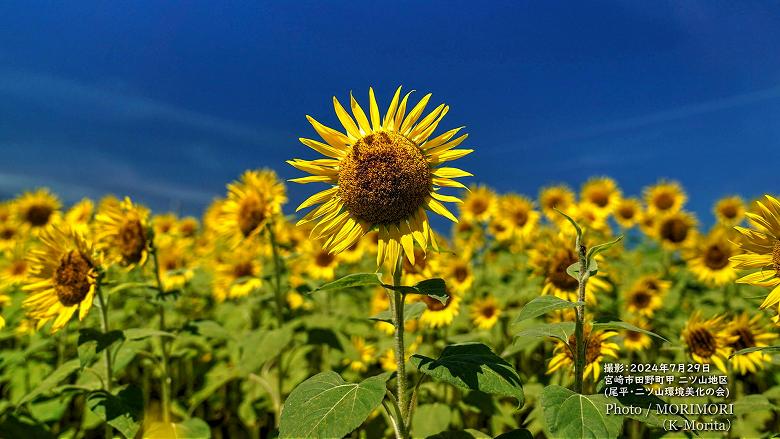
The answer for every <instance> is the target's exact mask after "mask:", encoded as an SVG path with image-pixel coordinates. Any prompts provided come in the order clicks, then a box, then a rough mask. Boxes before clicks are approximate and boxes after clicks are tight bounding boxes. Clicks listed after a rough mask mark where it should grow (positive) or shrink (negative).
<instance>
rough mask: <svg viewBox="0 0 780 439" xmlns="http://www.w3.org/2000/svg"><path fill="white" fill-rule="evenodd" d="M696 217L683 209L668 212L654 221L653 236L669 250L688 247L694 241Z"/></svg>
mask: <svg viewBox="0 0 780 439" xmlns="http://www.w3.org/2000/svg"><path fill="white" fill-rule="evenodd" d="M697 224H698V222H697V221H696V217H694V216H693V214H691V213H688V212H683V211H677V212H673V213H668V214H665V215H663V216H661V217H660V218H658V220H657V221H656V222H655V233H654V234H655V237H656V239H658V240H659V241H661V245H662V246H663V247H664V248H666V249H669V250H678V249H681V248H684V247H689V246H690V245H692V244H693V242H695V241H696V225H697Z"/></svg>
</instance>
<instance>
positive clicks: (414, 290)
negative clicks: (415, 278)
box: [382, 277, 450, 305]
mask: <svg viewBox="0 0 780 439" xmlns="http://www.w3.org/2000/svg"><path fill="white" fill-rule="evenodd" d="M382 286H383V287H385V288H387V289H389V290H394V291H400V292H402V293H404V294H422V295H424V296H429V297H432V298H434V299H436V300H438V301H439V302H441V303H442V304H445V305H446V304H447V300H448V299H449V297H450V294H449V293H448V292H447V284H446V283H445V282H444V279H441V278H438V277H437V278H433V279H425V280H423V281H420V282H417V283H416V284H414V285H413V286H411V287H409V286H402V285H398V286H396V285H388V284H383V285H382Z"/></svg>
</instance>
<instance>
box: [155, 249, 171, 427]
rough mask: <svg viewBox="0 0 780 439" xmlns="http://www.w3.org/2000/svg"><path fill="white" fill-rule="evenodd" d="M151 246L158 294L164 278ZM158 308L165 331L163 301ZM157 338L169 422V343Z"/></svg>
mask: <svg viewBox="0 0 780 439" xmlns="http://www.w3.org/2000/svg"><path fill="white" fill-rule="evenodd" d="M150 247H151V248H150V250H151V253H152V263H153V265H154V266H153V267H152V268H153V269H154V278H155V281H156V282H157V292H158V294H163V286H162V279H161V278H160V263H159V261H158V260H157V247H155V245H154V240H152V242H151V245H150ZM157 310H158V313H159V316H160V331H163V332H165V330H166V325H165V306H164V304H163V303H162V302H160V303H158V304H157ZM157 339H158V341H159V343H160V351H161V352H162V361H161V362H160V366H161V367H160V368H161V369H162V386H160V394H161V397H162V418H163V422H164V423H166V424H168V423H170V422H171V414H170V406H171V375H170V372H169V367H168V363H169V361H170V360H169V358H168V343H167V342H166V340H165V337H163V336H162V335H161V336H159V337H157Z"/></svg>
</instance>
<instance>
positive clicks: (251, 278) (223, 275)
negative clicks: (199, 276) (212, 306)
mask: <svg viewBox="0 0 780 439" xmlns="http://www.w3.org/2000/svg"><path fill="white" fill-rule="evenodd" d="M213 267H214V289H213V291H212V292H213V294H214V298H215V299H216V300H217V301H218V302H223V301H225V299H237V298H239V297H244V296H248V295H249V293H251V292H252V291H255V290H257V289H258V288H260V286H262V284H263V282H262V280H261V276H262V274H263V267H262V265H261V264H260V260H259V257H258V252H257V247H256V246H253V245H249V244H241V245H239V246H238V247H237V248H235V249H231V251H229V252H224V254H221V255H220V257H219V259H218V260H217V261H215V263H214V265H213Z"/></svg>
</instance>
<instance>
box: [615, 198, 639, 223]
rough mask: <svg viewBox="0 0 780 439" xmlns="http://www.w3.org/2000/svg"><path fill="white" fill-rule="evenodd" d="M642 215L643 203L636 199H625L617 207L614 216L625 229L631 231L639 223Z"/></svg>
mask: <svg viewBox="0 0 780 439" xmlns="http://www.w3.org/2000/svg"><path fill="white" fill-rule="evenodd" d="M641 215H642V203H640V202H639V200H637V199H636V198H623V199H621V200H620V202H618V203H617V205H616V206H615V210H614V212H613V216H614V217H615V221H617V223H618V224H619V225H620V227H622V228H624V229H630V228H631V227H634V226H635V225H637V223H639V220H640V219H641Z"/></svg>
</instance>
